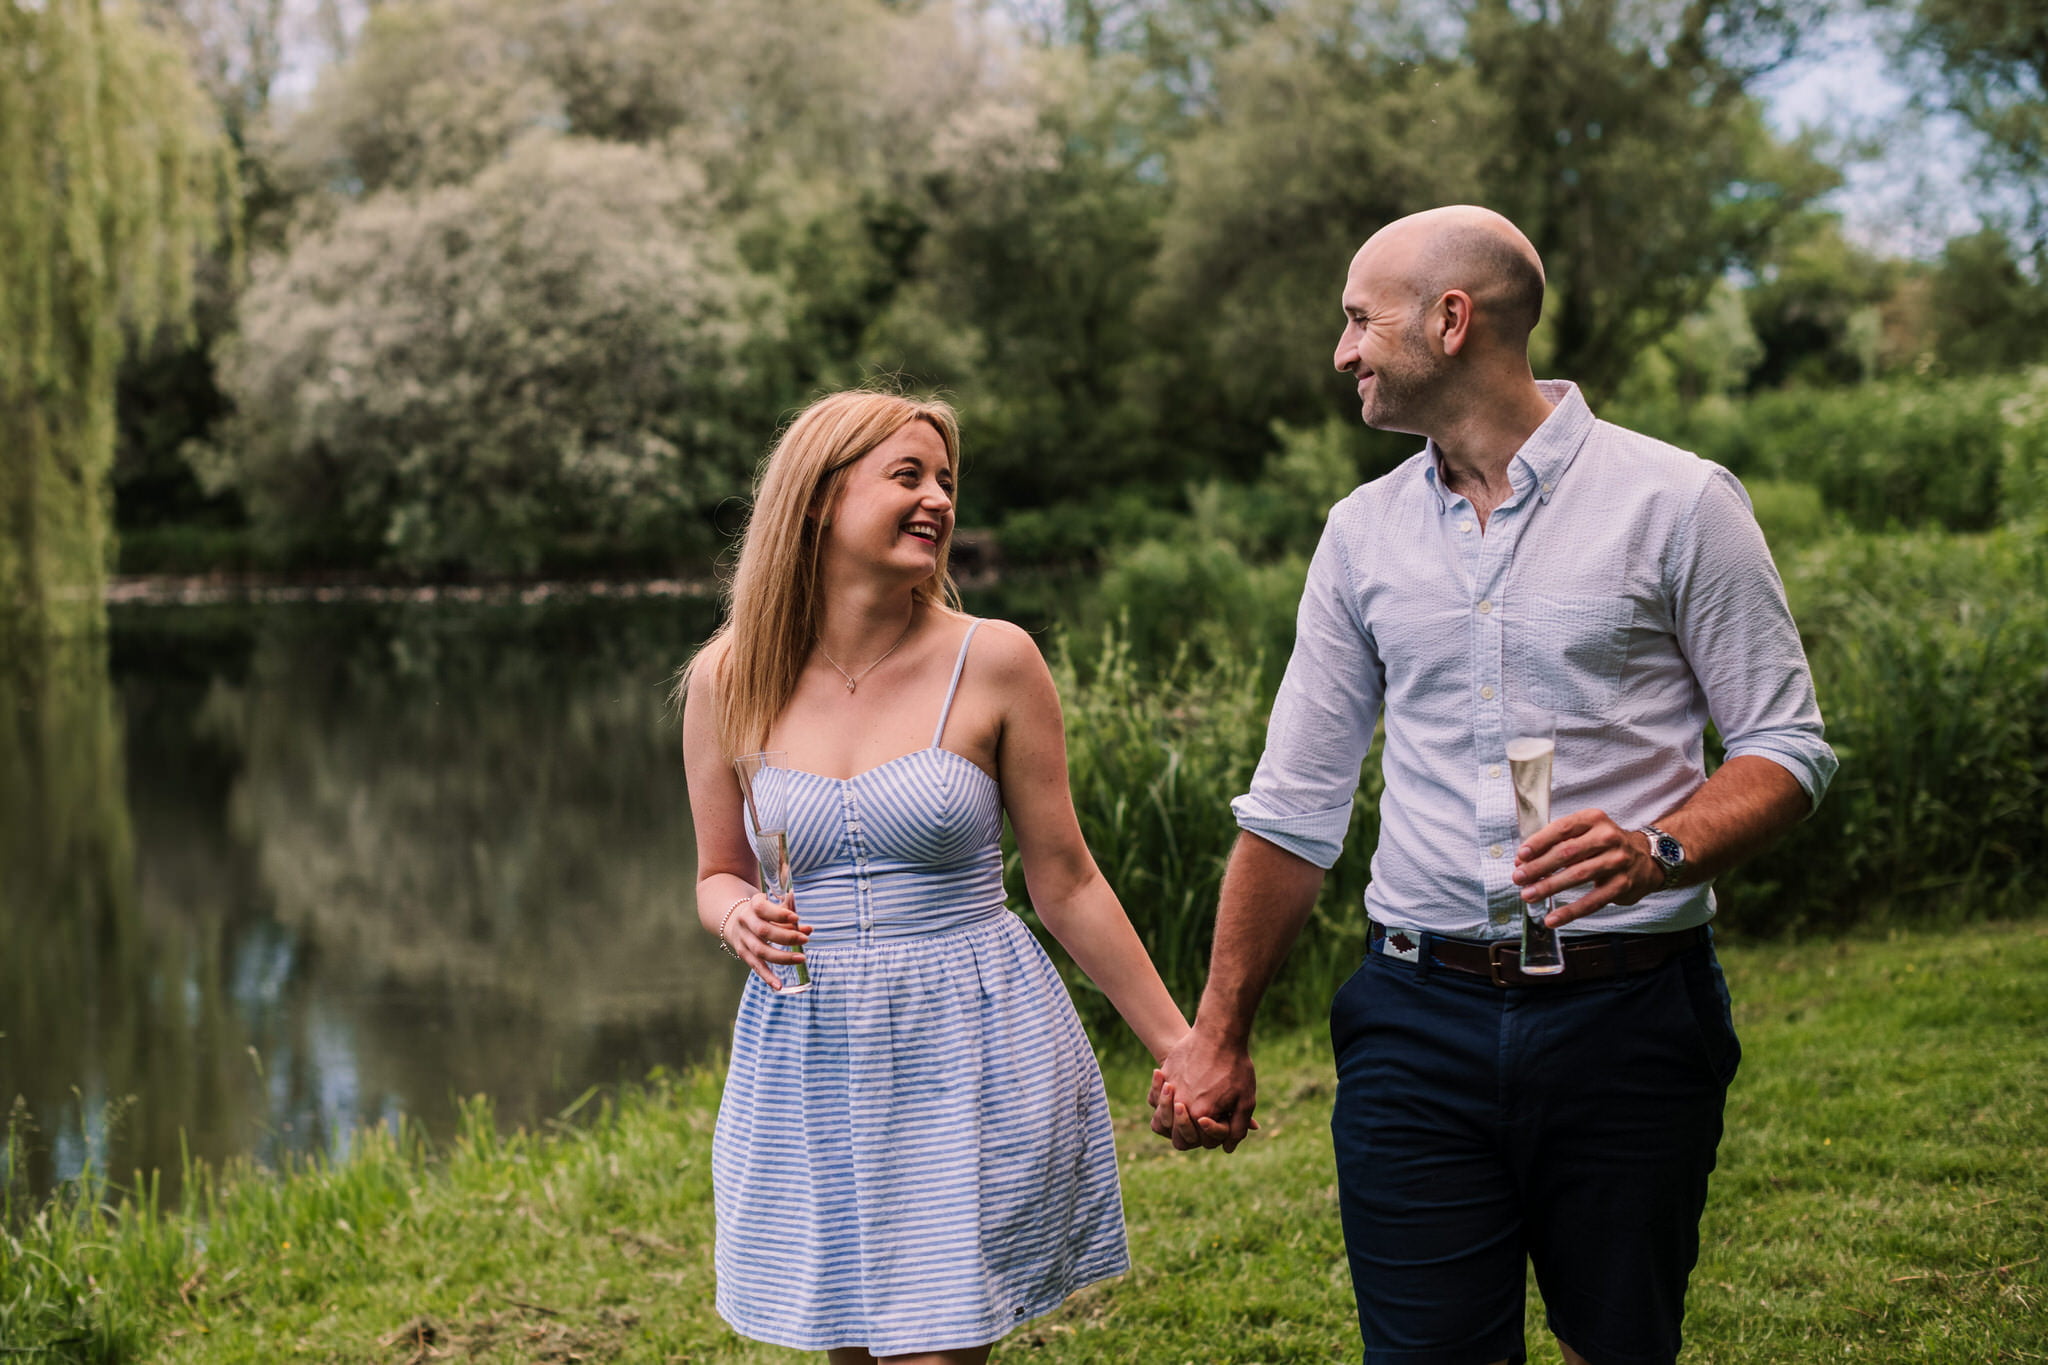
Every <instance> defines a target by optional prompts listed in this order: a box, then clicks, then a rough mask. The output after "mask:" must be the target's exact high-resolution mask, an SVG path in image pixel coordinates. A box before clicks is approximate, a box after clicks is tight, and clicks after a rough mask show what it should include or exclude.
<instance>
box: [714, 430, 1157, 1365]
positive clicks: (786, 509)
mask: <svg viewBox="0 0 2048 1365" xmlns="http://www.w3.org/2000/svg"><path fill="white" fill-rule="evenodd" d="M958 464H959V438H958V433H957V428H956V426H955V421H954V416H953V412H952V410H951V409H950V408H949V407H947V406H946V405H945V404H943V403H920V402H915V401H912V400H910V399H907V398H902V397H898V396H895V395H892V394H883V393H868V392H853V393H839V394H834V395H832V396H830V397H827V398H824V399H821V400H819V401H818V402H817V403H814V404H813V405H812V406H811V407H809V408H807V409H806V410H805V411H804V412H803V413H802V414H801V415H800V416H799V417H798V418H797V419H796V421H795V422H794V423H792V424H791V426H790V427H789V430H788V431H787V432H786V433H784V435H783V437H782V439H781V440H780V441H779V442H778V443H777V444H776V447H775V450H774V452H773V453H772V454H771V455H770V456H769V459H768V463H767V466H766V468H765V470H764V471H763V474H762V478H761V486H760V491H759V495H758V497H757V499H756V502H755V506H754V512H753V515H752V518H751V520H750V523H749V526H748V528H747V532H746V536H745V540H744V542H743V545H742V548H741V551H740V558H739V568H738V571H737V573H736V574H735V576H734V580H733V585H732V600H731V604H730V605H731V610H730V612H729V613H728V617H727V623H726V625H725V626H724V627H722V628H721V629H720V631H719V633H718V634H717V635H716V636H714V637H713V638H712V640H711V641H710V643H708V644H707V645H706V646H705V647H704V648H703V650H701V651H700V652H699V653H698V655H697V657H696V658H695V659H694V660H693V661H692V662H691V665H690V668H689V670H688V673H687V676H686V678H685V680H684V682H683V689H684V694H685V704H684V715H683V747H684V752H685V757H686V759H687V762H688V767H689V780H690V807H691V812H692V814H693V816H694V819H695V822H696V831H697V847H698V873H697V913H698V917H699V919H701V920H702V921H703V924H704V927H705V928H706V929H707V930H709V931H711V932H712V933H715V934H717V935H718V936H719V939H720V941H721V943H722V944H723V945H724V946H725V947H726V948H727V950H728V951H730V952H731V953H732V954H733V955H734V956H736V957H738V958H739V959H740V960H741V961H742V962H744V963H746V965H747V966H748V967H749V968H750V969H751V970H752V972H753V977H752V979H750V980H749V981H748V982H747V987H746V991H745V993H744V995H743V996H742V999H741V1003H740V1011H739V1018H738V1020H737V1022H736V1024H735V1026H734V1032H733V1048H732V1062H731V1066H730V1068H729V1070H728V1073H727V1079H726V1088H725V1098H724V1102H723V1104H722V1105H721V1106H720V1109H719V1116H718V1129H717V1133H716V1136H715V1139H714V1143H713V1160H712V1172H713V1181H714V1186H715V1192H716V1204H717V1213H718V1258H717V1259H718V1310H719V1312H720V1314H721V1315H723V1316H724V1318H725V1319H726V1321H727V1322H729V1323H731V1324H732V1326H733V1327H734V1328H735V1329H736V1330H738V1331H739V1332H741V1333H743V1334H745V1335H747V1336H751V1337H755V1338H757V1339H760V1340H763V1341H769V1342H774V1343H776V1344H778V1345H783V1346H793V1347H797V1348H800V1349H809V1350H824V1351H826V1352H827V1353H828V1355H829V1358H830V1360H831V1361H832V1362H833V1363H834V1365H850V1363H851V1362H865V1361H870V1360H877V1359H880V1360H887V1361H893V1362H920V1363H921V1365H922V1363H924V1362H930V1365H939V1362H947V1363H948V1365H952V1363H956V1362H957V1363H958V1365H979V1363H980V1362H982V1361H985V1360H986V1359H987V1358H988V1353H989V1347H990V1344H991V1343H993V1342H994V1341H995V1340H996V1339H998V1338H999V1337H1001V1336H1003V1335H1004V1334H1005V1333H1006V1332H1008V1331H1010V1330H1011V1329H1012V1328H1013V1327H1015V1326H1017V1325H1018V1324H1019V1323H1022V1322H1024V1321H1025V1320H1027V1319H1029V1318H1032V1317H1036V1316H1038V1315H1039V1314H1041V1313H1046V1312H1050V1311H1051V1310H1052V1309H1054V1308H1056V1307H1057V1306H1058V1305H1059V1304H1060V1302H1061V1301H1062V1300H1063V1299H1064V1298H1065V1297H1066V1296H1067V1295H1068V1294H1070V1293H1072V1292H1073V1291H1074V1290H1076V1289H1078V1288H1080V1287H1081V1286H1083V1285H1085V1284H1089V1283H1091V1282H1093V1281H1095V1280H1099V1279H1102V1278H1104V1277H1107V1276H1111V1275H1116V1274H1120V1273H1122V1272H1123V1271H1124V1270H1125V1269H1126V1268H1127V1267H1128V1265H1129V1257H1128V1254H1127V1252H1126V1250H1125V1244H1124V1228H1123V1209H1122V1202H1121V1198H1120V1195H1119V1193H1118V1188H1117V1178H1116V1154H1115V1149H1114V1146H1113V1144H1112V1142H1111V1137H1110V1122H1109V1114H1108V1108H1107V1105H1106V1103H1105V1100H1104V1098H1103V1091H1102V1078H1101V1074H1100V1072H1099V1071H1098V1070H1097V1069H1096V1065H1095V1059H1094V1054H1093V1053H1092V1052H1091V1050H1090V1048H1089V1045H1088V1040H1087V1037H1086V1036H1085V1035H1084V1034H1083V1032H1082V1030H1081V1026H1080V1023H1079V1021H1078V1020H1077V1019H1076V1017H1075V1015H1074V1011H1073V1006H1072V1003H1071V1002H1070V1001H1069V1000H1068V999H1067V995H1066V991H1065V989H1064V987H1063V985H1062V984H1061V982H1060V979H1059V977H1058V975H1057V973H1056V972H1055V971H1054V969H1053V967H1052V964H1051V963H1050V961H1048V960H1047V958H1046V956H1045V954H1044V952H1043V951H1042V950H1040V948H1039V947H1038V944H1037V942H1036V941H1035V940H1034V939H1033V938H1032V936H1031V934H1030V932H1029V931H1028V930H1027V929H1026V928H1025V927H1024V925H1023V923H1022V922H1021V921H1020V920H1019V919H1018V918H1017V917H1016V916H1015V915H1014V914H1012V913H1011V912H1010V911H1009V910H1008V908H1007V907H1006V906H1005V904H1004V897H1003V863H1002V853H1001V848H1000V845H999V839H1000V835H1001V832H1002V821H1003V817H1004V816H1005V815H1008V817H1009V819H1010V823H1011V825H1012V827H1013V828H1014V829H1015V831H1016V836H1017V847H1018V850H1019V852H1020V853H1021V854H1022V856H1023V865H1024V875H1025V882H1026V885H1027V887H1028V888H1029V891H1030V895H1031V901H1032V905H1033V906H1034V907H1035V908H1036V910H1037V911H1038V914H1039V918H1040V919H1041V920H1042V921H1043V922H1044V924H1045V926H1046V928H1047V929H1049V930H1051V931H1052V933H1053V934H1054V935H1056V936H1057V937H1058V938H1059V940H1060V942H1061V943H1062V944H1063V945H1065V947H1066V948H1067V950H1068V951H1069V952H1070V953H1071V954H1072V955H1073V957H1074V960H1075V962H1077V963H1078V964H1079V965H1080V967H1081V969H1082V970H1083V971H1085V972H1087V973H1088V975H1089V976H1090V977H1091V978H1092V979H1093V980H1094V981H1095V983H1096V984H1097V985H1098V986H1100V987H1101V988H1102V990H1103V991H1104V993H1105V994H1107V995H1108V997H1109V999H1110V1000H1111V1002H1112V1003H1113V1004H1114V1005H1115V1006H1116V1008H1117V1010H1118V1011H1119V1012H1120V1013H1121V1014H1122V1015H1123V1017H1124V1019H1125V1021H1126V1022H1127V1023H1129V1025H1130V1026H1131V1028H1132V1029H1133V1030H1134V1031H1135V1032H1136V1033H1137V1035H1138V1037H1139V1039H1140V1040H1141V1041H1142V1042H1143V1043H1144V1044H1145V1046H1146V1047H1147V1048H1149V1049H1150V1050H1151V1052H1152V1054H1153V1056H1154V1057H1155V1058H1157V1057H1163V1056H1164V1055H1165V1054H1166V1052H1167V1051H1168V1050H1169V1049H1170V1048H1171V1047H1172V1046H1173V1045H1174V1044H1175V1043H1176V1042H1178V1041H1179V1040H1180V1038H1181V1037H1182V1036H1183V1035H1184V1034H1185V1033H1186V1032H1187V1024H1186V1022H1185V1020H1184V1019H1183V1018H1182V1016H1181V1013H1180V1011H1179V1009H1178V1008H1177V1007H1176V1006H1175V1005H1174V1003H1173V1000H1172V998H1171V997H1170V996H1169V995H1168V994H1167V991H1166V987H1165V986H1164V984H1163V983H1162V982H1161V981H1160V979H1159V974H1158V972H1157V971H1156V970H1155V969H1154V968H1153V966H1152V963H1151V960H1150V958H1148V957H1147V956H1146V954H1145V950H1144V948H1143V946H1142V945H1141V944H1140V943H1139V942H1138V937H1137V934H1136V933H1135V932H1134V931H1133V930H1132V928H1131V924H1130V921H1129V920H1128V919H1127V918H1126V917H1125V915H1124V912H1123V908H1122V906H1121V905H1119V904H1118V902H1117V899H1116V896H1115V894H1114V893H1113V892H1111V890H1110V889H1109V886H1108V885H1107V883H1105V882H1104V881H1103V879H1102V874H1101V873H1100V872H1099V871H1098V870H1097V869H1096V867H1095V862H1094V859H1093V858H1092V857H1091V856H1090V855H1089V852H1088V847H1087V845H1086V844H1085V843H1084V842H1083V840H1082V837H1081V831H1080V827H1079V825H1078V823H1077V822H1076V820H1075V818H1074V809H1073V802H1072V799H1071V797H1070V796H1069V794H1068V789H1067V772H1066V742H1065V735H1064V731H1063V730H1062V727H1061V723H1060V710H1059V698H1058V695H1057V693H1056V692H1055V691H1054V688H1053V682H1052V677H1051V675H1050V674H1049V673H1048V672H1047V670H1046V667H1045V663H1044V661H1043V660H1042V659H1041V658H1040V657H1039V653H1038V650H1037V647H1036V646H1035V645H1034V644H1033V643H1032V641H1031V638H1030V637H1029V636H1028V635H1026V634H1025V633H1024V632H1023V631H1022V630H1020V629H1018V628H1017V627H1015V626H1012V625H1009V624H1007V623H1004V622H999V621H976V620H974V619H972V618H969V617H967V616H965V615H963V614H962V613H961V612H960V611H959V610H958V609H957V607H956V606H955V603H956V602H957V594H956V593H955V590H954V588H953V584H952V580H951V578H950V576H949V575H948V573H947V567H946V565H947V550H948V545H949V542H950V540H951V537H952V532H953V488H954V478H955V475H956V473H957V468H958ZM760 750H775V751H780V752H782V753H783V754H785V755H786V759H785V762H786V764H787V767H786V768H785V769H784V770H782V771H781V772H777V773H771V774H769V775H768V776H767V778H766V779H764V780H768V781H771V782H780V783H783V784H785V785H784V787H783V789H782V790H781V792H780V793H779V795H780V796H782V797H785V798H787V800H788V803H789V809H790V810H791V811H792V812H793V813H792V815H791V817H790V821H789V823H790V825H791V829H790V832H789V839H790V849H789V852H790V860H791V864H792V867H793V870H794V878H795V892H794V896H793V902H794V906H795V911H796V913H792V911H790V910H788V909H785V908H783V907H781V906H779V905H777V904H776V903H775V902H773V901H770V900H769V899H768V898H767V897H765V896H763V895H762V894H760V893H759V891H758V890H757V889H756V886H755V882H756V880H757V878H758V876H759V874H758V872H757V870H756V868H757V862H756V858H755V851H754V848H753V846H752V843H751V835H750V834H749V832H748V829H747V826H746V823H745V819H744V816H743V814H742V810H741V799H740V792H739V787H738V782H737V779H736V778H735V776H734V773H733V767H732V759H733V757H734V756H735V755H737V754H743V753H750V752H755V751H760ZM799 913H800V914H801V916H802V920H801V922H799V919H798V914H799ZM800 953H801V956H799V954H800ZM799 961H803V962H804V963H806V965H807V967H808V970H809V973H810V976H811V978H812V982H813V989H811V990H809V991H807V992H805V993H802V994H792V995H781V994H779V993H778V990H777V987H778V985H780V984H781V983H782V982H783V981H786V980H788V977H787V975H786V973H787V971H788V969H790V968H792V967H793V966H794V964H796V963H797V962H799Z"/></svg>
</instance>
